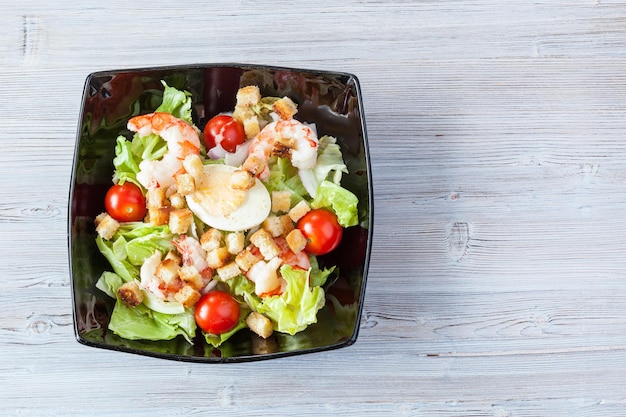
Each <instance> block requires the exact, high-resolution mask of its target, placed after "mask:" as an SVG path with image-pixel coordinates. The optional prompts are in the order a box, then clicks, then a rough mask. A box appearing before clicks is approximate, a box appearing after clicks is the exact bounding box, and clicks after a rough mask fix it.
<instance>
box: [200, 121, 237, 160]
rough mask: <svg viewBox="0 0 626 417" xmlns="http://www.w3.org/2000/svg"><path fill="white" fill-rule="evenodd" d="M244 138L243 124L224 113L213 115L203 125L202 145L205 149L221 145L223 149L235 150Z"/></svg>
mask: <svg viewBox="0 0 626 417" xmlns="http://www.w3.org/2000/svg"><path fill="white" fill-rule="evenodd" d="M245 140H246V133H245V131H244V129H243V125H242V124H241V123H239V122H238V121H237V120H235V119H233V118H232V117H231V116H228V115H225V114H220V115H217V116H215V117H213V118H212V119H211V120H209V121H208V123H207V124H206V126H205V127H204V146H206V148H207V149H211V148H214V147H215V146H217V145H222V148H224V150H225V151H227V152H235V151H236V150H237V145H240V144H242V143H243V142H244V141H245Z"/></svg>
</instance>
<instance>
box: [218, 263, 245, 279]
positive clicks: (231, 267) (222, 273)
mask: <svg viewBox="0 0 626 417" xmlns="http://www.w3.org/2000/svg"><path fill="white" fill-rule="evenodd" d="M217 275H219V277H220V279H221V280H222V281H228V280H229V279H232V278H235V277H236V276H237V275H241V270H240V269H239V267H238V266H237V264H236V263H235V262H229V263H227V264H226V265H224V266H222V267H220V268H217Z"/></svg>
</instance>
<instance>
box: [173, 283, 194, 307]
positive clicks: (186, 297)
mask: <svg viewBox="0 0 626 417" xmlns="http://www.w3.org/2000/svg"><path fill="white" fill-rule="evenodd" d="M174 299H175V300H176V301H178V302H179V303H181V304H182V305H183V307H192V306H193V305H194V304H196V303H197V302H198V300H199V299H200V292H199V291H198V290H196V289H194V288H192V287H191V286H189V285H184V286H183V288H181V289H180V290H178V292H177V293H176V294H174Z"/></svg>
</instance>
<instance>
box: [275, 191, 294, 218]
mask: <svg viewBox="0 0 626 417" xmlns="http://www.w3.org/2000/svg"><path fill="white" fill-rule="evenodd" d="M290 208H291V192H289V191H272V212H273V213H287V212H288V211H289V209H290Z"/></svg>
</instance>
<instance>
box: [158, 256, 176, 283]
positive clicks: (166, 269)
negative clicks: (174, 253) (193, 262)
mask: <svg viewBox="0 0 626 417" xmlns="http://www.w3.org/2000/svg"><path fill="white" fill-rule="evenodd" d="M154 275H155V276H156V277H157V278H159V279H160V280H161V281H163V282H165V283H167V284H169V283H170V282H172V281H173V280H175V279H176V278H178V264H177V263H176V262H174V260H173V259H164V260H163V261H161V263H159V264H158V265H157V267H156V270H155V272H154Z"/></svg>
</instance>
